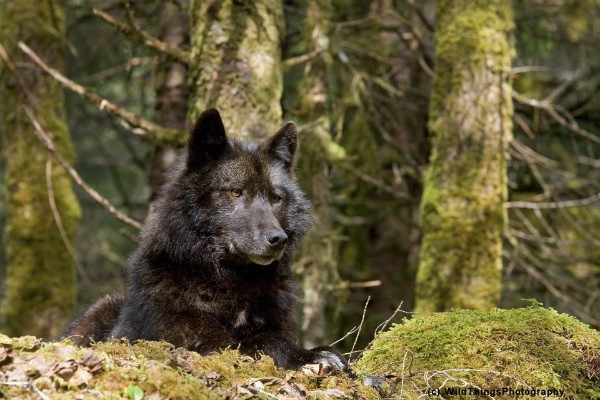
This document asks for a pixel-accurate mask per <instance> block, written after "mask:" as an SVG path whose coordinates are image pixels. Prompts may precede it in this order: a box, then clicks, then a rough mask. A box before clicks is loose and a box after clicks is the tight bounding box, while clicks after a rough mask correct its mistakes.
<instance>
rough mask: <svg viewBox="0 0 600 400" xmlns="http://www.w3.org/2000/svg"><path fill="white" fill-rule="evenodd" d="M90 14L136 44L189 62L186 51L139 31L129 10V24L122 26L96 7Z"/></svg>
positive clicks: (180, 60)
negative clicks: (129, 37) (130, 38)
mask: <svg viewBox="0 0 600 400" xmlns="http://www.w3.org/2000/svg"><path fill="white" fill-rule="evenodd" d="M126 7H127V6H126ZM126 10H127V8H126ZM92 12H93V13H94V14H95V15H97V16H99V17H100V18H102V19H103V20H104V21H106V22H108V23H109V24H111V25H112V26H114V27H115V28H116V29H117V30H118V31H119V32H121V33H123V34H125V35H132V36H133V37H134V38H135V39H136V40H137V41H138V42H140V43H142V44H143V45H145V46H148V47H151V48H153V49H154V50H158V51H159V52H161V53H163V54H166V55H168V56H169V57H172V58H174V59H175V60H177V61H179V62H181V63H183V64H188V63H189V62H190V54H189V53H188V52H187V51H184V50H181V49H179V48H177V47H173V46H171V45H170V44H168V43H165V42H163V41H162V40H160V39H158V38H156V37H154V36H152V35H150V34H149V33H148V32H145V31H143V30H141V29H140V28H139V27H138V26H137V25H136V24H135V22H134V21H133V16H132V14H131V10H130V9H129V11H126V12H127V14H128V17H127V19H128V21H129V24H124V23H123V22H121V21H119V20H117V19H116V18H114V17H113V16H111V15H110V14H108V13H106V12H104V11H102V10H100V9H99V8H96V7H94V8H92Z"/></svg>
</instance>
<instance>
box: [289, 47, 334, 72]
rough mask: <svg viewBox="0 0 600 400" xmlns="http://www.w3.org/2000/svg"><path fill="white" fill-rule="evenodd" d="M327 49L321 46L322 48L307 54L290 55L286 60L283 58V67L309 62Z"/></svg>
mask: <svg viewBox="0 0 600 400" xmlns="http://www.w3.org/2000/svg"><path fill="white" fill-rule="evenodd" d="M325 51H326V49H325V48H320V49H316V50H313V51H311V52H309V53H306V54H302V55H299V56H296V57H290V58H288V59H286V60H283V62H282V64H283V68H291V67H293V66H295V65H298V64H303V63H305V62H308V61H310V60H312V59H313V58H317V57H318V56H319V55H321V54H322V53H324V52H325Z"/></svg>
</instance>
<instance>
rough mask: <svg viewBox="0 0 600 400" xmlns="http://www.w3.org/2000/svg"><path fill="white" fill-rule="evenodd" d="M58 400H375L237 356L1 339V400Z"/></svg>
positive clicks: (338, 380) (314, 373)
mask: <svg viewBox="0 0 600 400" xmlns="http://www.w3.org/2000/svg"><path fill="white" fill-rule="evenodd" d="M44 396H48V397H49V398H60V399H91V398H93V399H127V398H130V399H141V398H143V399H144V400H158V399H224V398H230V399H232V398H235V399H240V400H242V399H248V398H265V399H267V398H275V397H279V398H285V399H297V398H302V399H305V398H308V399H319V398H357V399H375V398H377V397H378V396H377V393H376V392H375V390H374V389H372V388H368V387H364V386H362V385H361V384H360V383H359V382H358V381H353V380H351V379H350V378H348V377H347V376H346V375H344V374H334V375H331V374H324V373H322V372H320V371H318V370H315V368H311V367H303V368H302V369H301V370H299V371H285V370H278V369H276V368H275V365H274V364H273V361H272V360H271V359H270V358H269V357H262V358H260V359H258V360H254V359H253V358H251V357H247V356H243V355H241V354H240V353H239V352H238V351H236V350H226V351H223V352H221V353H215V354H213V355H210V356H205V357H203V356H200V355H198V354H197V353H195V352H192V351H186V350H183V349H176V348H174V347H173V346H172V345H170V344H168V343H165V342H150V341H147V342H146V341H142V342H139V343H136V344H135V345H130V344H129V343H127V342H124V341H113V342H107V343H98V344H96V345H94V346H93V347H92V348H79V347H76V346H73V345H72V344H71V343H70V342H69V341H65V342H60V343H43V342H41V341H40V340H38V339H36V338H34V337H31V336H26V337H22V338H9V337H7V336H4V335H1V334H0V398H32V399H34V398H46V397H44Z"/></svg>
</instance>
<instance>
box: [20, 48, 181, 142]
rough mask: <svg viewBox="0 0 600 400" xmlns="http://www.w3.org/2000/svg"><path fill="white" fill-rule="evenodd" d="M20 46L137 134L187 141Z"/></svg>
mask: <svg viewBox="0 0 600 400" xmlns="http://www.w3.org/2000/svg"><path fill="white" fill-rule="evenodd" d="M19 48H20V49H21V50H22V51H23V52H24V53H25V54H27V55H28V56H29V57H30V58H31V59H32V60H33V61H34V62H35V63H36V64H37V65H38V66H39V67H40V68H41V69H42V70H43V71H44V72H46V73H47V74H48V75H50V76H51V77H52V78H54V79H55V80H56V81H58V82H59V83H60V84H61V85H62V86H63V87H65V88H67V89H69V90H71V91H72V92H75V93H77V94H79V95H80V96H82V97H83V98H85V99H86V100H88V101H90V102H92V103H94V104H96V105H97V106H99V107H100V110H103V109H106V110H107V111H108V112H110V113H111V114H113V115H114V116H116V117H118V118H120V119H121V120H122V121H123V122H124V123H125V126H126V127H128V128H129V130H130V131H131V132H133V133H134V134H136V135H140V136H141V137H143V138H145V139H148V140H150V141H153V142H157V143H161V144H169V145H174V146H178V145H182V144H183V143H185V141H186V137H187V134H186V133H184V132H181V131H178V130H177V129H171V128H165V127H163V126H160V125H157V124H155V123H153V122H150V121H148V120H146V119H143V118H140V117H138V116H136V115H135V114H133V113H132V112H130V111H127V110H125V109H123V108H121V107H119V106H117V105H116V104H114V103H111V102H110V101H108V100H106V99H104V98H102V97H100V96H98V95H97V94H96V93H94V92H93V91H92V90H90V89H87V88H85V87H83V86H81V85H80V84H78V83H76V82H74V81H72V80H70V79H69V78H67V77H66V76H64V75H63V74H61V73H60V72H58V71H57V70H55V69H53V68H51V67H49V66H48V65H47V64H46V63H44V61H42V59H41V58H40V57H39V56H38V55H37V54H36V53H35V52H34V51H33V50H31V49H30V48H29V47H28V46H27V45H26V44H25V43H23V42H19Z"/></svg>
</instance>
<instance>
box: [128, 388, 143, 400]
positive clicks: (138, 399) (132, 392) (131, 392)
mask: <svg viewBox="0 0 600 400" xmlns="http://www.w3.org/2000/svg"><path fill="white" fill-rule="evenodd" d="M125 391H126V392H127V397H129V398H130V399H133V400H142V399H143V398H144V391H143V390H142V388H141V387H139V386H138V385H129V386H127V389H125Z"/></svg>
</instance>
